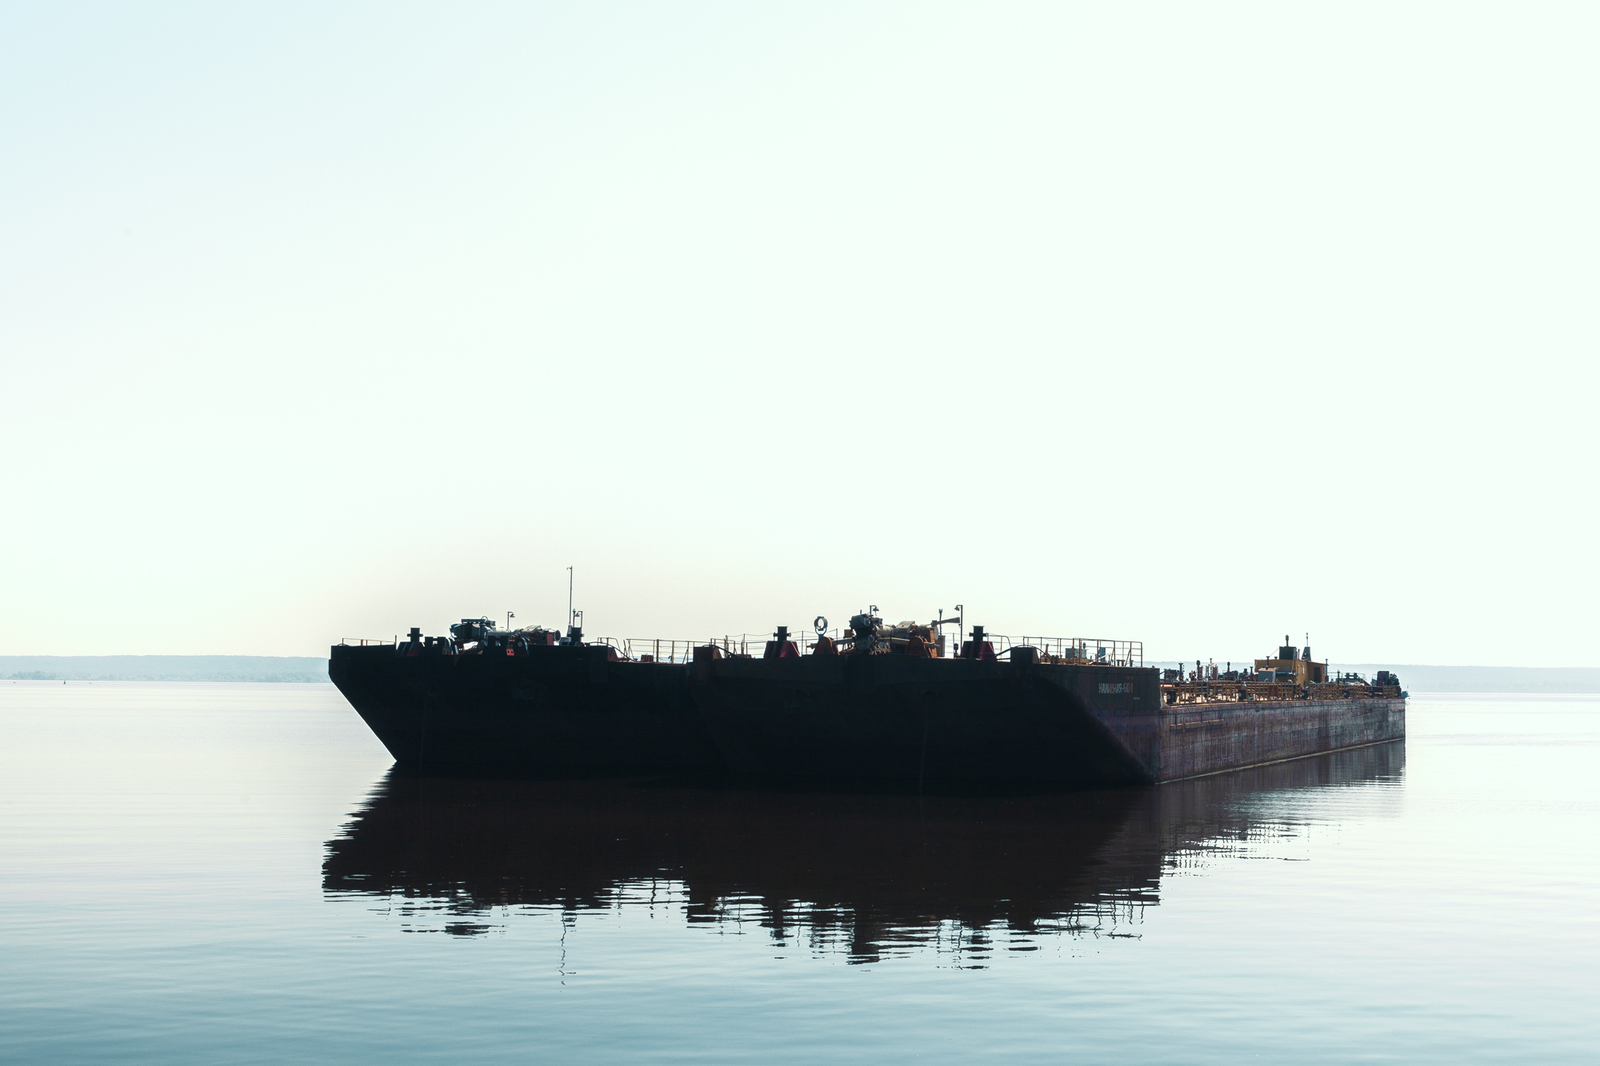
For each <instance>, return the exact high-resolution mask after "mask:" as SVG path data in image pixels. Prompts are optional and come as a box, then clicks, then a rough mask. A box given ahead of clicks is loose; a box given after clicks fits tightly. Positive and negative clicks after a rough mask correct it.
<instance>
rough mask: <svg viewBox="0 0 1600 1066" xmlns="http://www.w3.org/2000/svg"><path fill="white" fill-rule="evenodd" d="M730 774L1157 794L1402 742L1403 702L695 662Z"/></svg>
mask: <svg viewBox="0 0 1600 1066" xmlns="http://www.w3.org/2000/svg"><path fill="white" fill-rule="evenodd" d="M691 670H692V673H691V679H690V686H689V687H690V692H691V693H692V694H693V697H694V701H695V703H696V705H697V706H698V707H699V710H700V713H701V714H702V715H703V716H704V718H705V721H706V724H707V726H708V727H709V729H710V731H711V734H712V735H713V736H714V737H715V739H716V743H717V747H718V748H719V749H720V750H721V752H722V754H723V757H724V759H725V760H726V761H727V763H728V766H729V768H730V769H732V770H734V771H736V772H739V773H744V774H751V775H761V776H766V775H778V776H795V777H827V778H836V779H851V780H854V781H858V782H868V781H871V782H889V783H901V784H915V785H917V786H922V787H926V786H928V785H972V786H978V787H986V788H987V787H1013V786H1024V787H1039V786H1044V787H1055V788H1094V787H1104V786H1111V785H1124V784H1127V785H1132V784H1154V783H1157V782H1161V781H1171V780H1178V779H1181V778H1185V777H1196V776H1201V775H1204V774H1212V773H1220V772H1222V771H1225V770H1236V769H1240V768H1243V767H1247V766H1256V765H1261V764H1264V763H1271V762H1279V761H1283V760H1287V759H1294V758H1301V757H1304V756H1308V755H1317V754H1321V753H1323V752H1328V751H1337V750H1340V749H1343V748H1351V747H1360V746H1362V745H1366V744H1377V743H1382V742H1384V741H1389V740H1395V739H1399V738H1400V737H1403V736H1404V735H1405V701H1404V700H1402V699H1349V700H1318V701H1311V700H1284V701H1247V702H1239V703H1232V702H1218V703H1207V704H1182V705H1178V706H1167V705H1165V704H1163V702H1162V689H1161V685H1160V682H1159V680H1158V674H1157V671H1155V670H1153V669H1146V668H1142V667H1122V666H1103V665H1097V664H1075V665H1065V664H1057V665H1052V664H1044V663H1030V662H1026V661H1024V662H1021V663H1011V662H1006V661H999V660H985V661H979V660H964V659H958V660H950V659H921V658H913V657H909V656H897V655H872V656H807V657H803V658H788V659H767V660H760V659H703V660H700V661H697V662H696V663H695V664H694V665H693V667H692V668H691Z"/></svg>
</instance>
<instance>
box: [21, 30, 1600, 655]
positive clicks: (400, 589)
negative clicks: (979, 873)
mask: <svg viewBox="0 0 1600 1066" xmlns="http://www.w3.org/2000/svg"><path fill="white" fill-rule="evenodd" d="M1597 30H1600V14H1597V9H1596V8H1595V7H1594V6H1593V5H1592V4H1569V5H1559V4H1527V3H1522V4H1509V3H1508V4H1500V5H1484V4H1461V3H1441V4H1404V3H1392V2H1389V3H1381V4H1365V5H1363V4H1322V5H1296V4H1283V3H1263V4H1192V3H1178V4H1133V5H1124V4H1104V3H1095V4H1082V5H1075V6H1074V5H1065V4H1059V3H1049V4H1039V5H1025V4H1018V5H1008V4H997V3H983V4H970V5H949V4H947V5H941V4H931V3H914V4H886V5H872V4H863V3H849V4H837V5H828V4H821V3H814V2H813V3H806V4H793V5H787V6H780V5H762V4H748V3H727V4H550V5H534V4H512V5H504V6H497V5H489V4H478V5H443V4H441V5H437V6H431V7H430V6H417V5H410V6H402V5H397V4H391V3H385V4H370V5H359V6H358V5H340V4H332V5H330V4H323V3H318V4H308V5H293V4H287V3H273V4H262V5H256V6H255V7H254V8H251V7H248V6H245V5H217V4H195V5H187V6H185V5H157V4H140V5H124V4H104V5H68V4H36V5H20V4H5V5H4V6H3V7H0V103H3V106H0V364H3V377H0V382H3V385H0V445H3V447H4V454H5V456H6V460H7V461H6V464H5V475H4V492H3V496H0V499H3V506H4V521H3V525H0V560H3V561H0V652H3V653H12V654H24V653H28V654H48V653H60V654H94V653H137V652H172V653H206V652H225V653H257V654H325V652H326V647H327V645H328V644H329V643H331V642H333V641H336V640H338V639H339V638H340V637H341V636H390V635H392V634H394V633H395V632H403V631H404V630H405V629H406V628H407V627H408V626H411V625H421V626H422V627H423V628H424V630H425V631H428V632H442V631H443V628H444V626H445V625H447V624H448V623H449V622H450V621H452V620H455V619H459V618H461V617H463V616H465V615H476V614H479V613H487V614H490V615H501V616H503V612H505V611H506V610H514V611H516V612H517V615H518V623H519V624H521V623H532V622H537V621H542V622H545V623H547V624H551V625H555V624H559V623H560V622H561V620H562V617H563V614H564V612H565V609H566V569H565V568H566V567H567V566H568V565H569V564H572V565H574V566H576V568H577V571H576V572H577V601H578V606H580V607H582V608H583V609H585V611H586V618H587V626H586V628H587V629H588V630H589V631H590V632H591V633H596V634H612V635H617V636H645V635H659V636H675V637H696V636H703V635H706V634H709V633H713V632H715V633H722V632H740V631H746V630H748V631H755V630H764V629H768V628H770V627H771V626H773V625H775V624H778V623H786V624H788V625H791V626H796V627H798V626H805V625H808V624H809V622H810V619H811V618H812V617H813V616H815V615H817V614H825V615H827V616H829V617H830V618H832V619H834V620H835V621H843V620H845V619H846V618H847V617H848V615H849V614H850V612H852V611H853V610H855V609H857V608H859V607H862V606H865V605H866V604H867V603H869V602H870V603H876V604H878V605H879V606H880V607H881V608H883V611H884V613H885V614H887V615H888V616H889V617H890V618H891V619H899V618H909V617H927V616H929V615H931V614H932V613H933V612H934V611H936V610H937V608H939V607H946V608H948V607H951V606H952V605H954V604H955V603H957V602H964V603H965V604H966V605H967V618H968V621H969V622H976V623H979V624H983V625H987V626H988V627H989V628H990V629H991V630H993V631H996V632H1001V633H1044V634H1051V635H1056V634H1059V635H1085V636H1106V637H1117V638H1132V639H1141V640H1143V641H1144V642H1145V648H1146V654H1147V656H1148V657H1150V658H1194V657H1196V656H1200V657H1207V656H1215V657H1216V658H1217V659H1219V660H1222V659H1228V658H1232V659H1241V658H1244V657H1246V656H1249V655H1260V654H1265V653H1266V652H1267V651H1268V650H1269V649H1270V648H1271V647H1273V646H1275V645H1276V643H1277V641H1278V640H1279V639H1280V638H1281V637H1282V636H1283V634H1284V633H1285V632H1290V633H1293V634H1294V636H1295V639H1296V642H1297V643H1298V641H1299V640H1300V639H1301V634H1302V633H1304V632H1305V631H1308V630H1309V631H1310V633H1311V639H1312V644H1313V648H1314V650H1315V651H1316V652H1317V654H1318V656H1319V657H1331V658H1333V659H1334V661H1336V662H1338V661H1344V662H1359V661H1386V662H1425V663H1486V664H1523V665H1557V664H1572V665H1590V666H1592V665H1597V664H1600V651H1597V646H1600V626H1597V625H1596V623H1595V620H1594V611H1595V605H1596V603H1597V601H1600V566H1597V563H1596V558H1595V549H1594V544H1593V542H1594V520H1595V516H1596V511H1597V508H1596V506H1595V502H1594V494H1595V485H1594V482H1595V477H1594V463H1595V457H1596V451H1597V449H1596V435H1597V431H1596V418H1595V414H1594V412H1595V407H1596V400H1597V397H1596V386H1597V384H1600V374H1597V371H1596V368H1595V358H1596V349H1597V341H1600V303H1597V298H1596V297H1597V292H1600V287H1597V282H1600V269H1597V261H1596V258H1597V250H1600V225H1597V221H1600V208H1597V204H1600V195H1597V192H1596V190H1597V189H1600V147H1597V145H1600V141H1597V137H1596V129H1597V117H1596V110H1597V105H1600V64H1597V63H1596V61H1595V56H1596V55H1597V54H1600V32H1597Z"/></svg>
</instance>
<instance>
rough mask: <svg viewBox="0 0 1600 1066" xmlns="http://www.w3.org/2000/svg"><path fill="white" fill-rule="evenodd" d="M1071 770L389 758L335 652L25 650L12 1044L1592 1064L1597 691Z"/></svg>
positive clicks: (183, 1050) (3, 867)
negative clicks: (1221, 762) (1111, 786)
mask: <svg viewBox="0 0 1600 1066" xmlns="http://www.w3.org/2000/svg"><path fill="white" fill-rule="evenodd" d="M1408 717H1409V726H1410V736H1409V737H1408V739H1407V740H1406V741H1404V742H1402V743H1396V744H1389V745H1383V746H1379V747H1374V748H1366V749H1361V750H1359V751H1353V752H1343V753H1337V754H1334V755H1329V756H1323V757H1319V758H1315V759H1306V760H1299V761H1297V762H1293V763H1285V764H1281V765H1278V766H1273V767H1266V768H1262V769H1259V770H1254V771H1245V772H1241V773H1236V774H1228V775H1219V776H1217V777H1212V778H1206V779H1202V780H1198V781H1190V782H1181V783H1177V784H1173V785H1167V786H1163V787H1161V788H1157V789H1130V790H1115V791H1106V792H1094V793H1082V794H1075V795H1066V796H1053V797H1052V796H1036V797H1011V798H1003V799H1001V798H989V799H980V798H960V797H938V796H926V797H921V798H919V797H915V796H865V795H855V796H850V795H845V796H839V795H827V794H819V793H814V792H806V791H796V790H780V789H750V788H744V789H716V788H709V787H705V786H703V785H699V786H696V785H687V784H679V785H661V784H637V783H635V784H617V783H606V782H587V783H579V784H552V783H537V782H471V781H453V780H439V779H418V778H408V777H402V776H398V775H395V774H393V773H392V772H391V770H390V765H389V759H388V757H387V755H386V753H385V752H384V751H383V749H382V747H381V746H380V745H378V743H377V742H376V740H374V739H373V738H372V737H371V735H370V734H369V733H368V732H367V731H366V729H365V727H364V726H363V725H362V724H361V722H360V721H359V719H357V718H356V716H355V714H354V713H353V712H352V711H350V710H349V708H348V707H347V706H346V705H345V703H344V701H343V700H342V699H341V698H340V697H339V695H338V693H337V692H336V691H335V690H334V689H333V688H332V687H331V686H327V685H287V684H285V685H248V684H214V685H213V684H137V683H123V684H119V683H105V682H99V683H92V684H87V683H73V684H68V685H62V684H60V683H49V682H17V683H9V682H8V683H0V722H3V724H4V727H5V734H4V735H5V737H6V743H5V745H4V747H3V749H0V888H3V892H0V950H3V952H4V962H5V965H4V966H3V967H0V1058H3V1059H4V1060H5V1061H16V1062H87V1061H106V1060H113V1059H114V1060H116V1061H119V1062H135V1063H144V1062H149V1063H157V1062H160V1063H172V1062H185V1063H187V1062H207V1063H240V1062H262V1063H267V1062H301V1061H317V1062H321V1061H329V1060H333V1059H336V1058H337V1059H340V1060H347V1061H383V1062H397V1063H406V1062H443V1061H473V1062H500V1061H505V1062H512V1061H515V1062H527V1061H556V1060H567V1061H583V1062H668V1061H672V1062H676V1061H684V1062H707V1061H711V1062H762V1063H770V1062H814V1061H818V1060H819V1059H822V1058H823V1057H827V1058H829V1059H831V1060H844V1061H858V1062H882V1061H912V1060H915V1061H919V1062H965V1061H970V1060H973V1059H986V1058H1000V1057H1005V1058H1006V1059H1008V1060H1011V1061H1036V1062H1060V1061H1082V1062H1117V1063H1167V1062H1170V1063H1195V1062H1217V1063H1222V1062H1229V1063H1231V1062H1236V1061H1239V1060H1241V1059H1258V1060H1262V1061H1295V1062H1356V1061H1360V1062H1368V1061H1397V1062H1398V1061H1403V1062H1441V1063H1442V1062H1463V1061H1465V1062H1480V1061H1481V1062H1507V1061H1530V1062H1532V1061H1536V1062H1556V1063H1559V1062H1580V1061H1582V1062H1591V1061H1593V1057H1594V1047H1595V1045H1596V1037H1597V1036H1600V1031H1597V1030H1600V1026H1597V1018H1596V1010H1595V1007H1594V1000H1595V997H1594V995H1593V993H1592V991H1591V985H1592V974H1593V973H1594V971H1595V967H1596V965H1597V964H1600V928H1597V922H1596V917H1595V913H1596V908H1595V905H1596V902H1597V901H1600V892H1597V890H1596V875H1597V874H1600V859H1597V857H1596V855H1595V850H1594V846H1593V840H1594V836H1595V833H1594V829H1593V825H1594V820H1595V815H1596V814H1597V812H1600V783H1597V781H1596V779H1595V775H1594V774H1593V772H1592V770H1591V768H1590V767H1591V764H1592V762H1593V760H1594V758H1595V757H1596V755H1600V752H1597V750H1596V749H1597V747H1600V698H1597V697H1585V696H1555V697H1552V696H1504V697H1500V696H1470V695H1450V696H1428V695H1426V694H1424V695H1414V696H1413V698H1412V701H1411V705H1410V710H1409V716H1408Z"/></svg>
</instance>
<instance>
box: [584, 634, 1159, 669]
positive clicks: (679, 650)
mask: <svg viewBox="0 0 1600 1066" xmlns="http://www.w3.org/2000/svg"><path fill="white" fill-rule="evenodd" d="M825 635H826V636H827V637H828V639H830V640H832V641H833V642H834V644H835V645H836V646H839V650H840V651H845V650H848V647H849V638H848V637H844V636H843V635H842V631H841V630H839V629H832V630H829V631H828V633H827V634H825ZM818 637H819V634H816V633H791V634H789V639H790V640H792V641H793V642H794V644H795V647H796V649H797V650H798V651H799V652H800V654H801V655H810V654H812V653H813V652H814V651H815V649H816V646H817V641H818ZM771 639H772V634H771V633H735V634H728V635H724V636H720V637H711V638H709V639H706V640H670V639H662V638H658V637H594V638H592V639H591V640H590V643H592V644H604V645H607V646H608V647H610V648H613V649H615V651H616V653H617V654H618V655H619V656H621V657H622V658H624V659H631V660H634V661H635V662H657V663H687V662H691V661H693V659H694V649H695V648H697V647H705V646H706V645H711V646H713V647H716V648H718V649H720V650H721V651H722V653H723V654H724V655H727V656H730V657H731V656H741V657H743V656H749V657H750V658H760V657H761V656H762V655H763V654H764V653H765V652H766V648H767V642H768V641H769V640H771ZM984 639H985V640H986V641H988V642H989V643H991V644H993V645H994V650H995V654H996V655H998V656H1002V657H1003V656H1007V655H1009V654H1010V653H1011V650H1012V649H1013V648H1022V647H1030V648H1037V649H1038V651H1039V655H1040V657H1041V658H1045V657H1049V658H1051V659H1056V660H1059V661H1060V662H1063V663H1080V664H1083V665H1088V666H1143V665H1144V642H1143V641H1138V640H1107V639H1099V638H1087V637H1027V636H1021V637H1013V636H1006V635H1004V634H998V633H989V634H985V635H984ZM959 651H960V648H959V646H958V645H956V644H953V643H950V644H947V645H946V647H945V654H944V657H945V658H954V657H955V656H956V655H957V654H958V653H959ZM646 656H649V658H648V659H646V658H645V657H646Z"/></svg>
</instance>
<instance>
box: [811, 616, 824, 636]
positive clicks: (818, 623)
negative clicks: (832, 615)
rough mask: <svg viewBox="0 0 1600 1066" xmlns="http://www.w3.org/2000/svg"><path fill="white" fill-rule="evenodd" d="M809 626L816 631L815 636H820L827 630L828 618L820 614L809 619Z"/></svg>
mask: <svg viewBox="0 0 1600 1066" xmlns="http://www.w3.org/2000/svg"><path fill="white" fill-rule="evenodd" d="M811 628H812V629H815V630H816V631H817V636H819V637H820V636H822V635H823V634H824V633H826V632H827V631H828V620H827V619H826V618H824V617H822V616H821V615H820V614H819V615H817V617H815V618H813V619H812V620H811Z"/></svg>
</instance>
